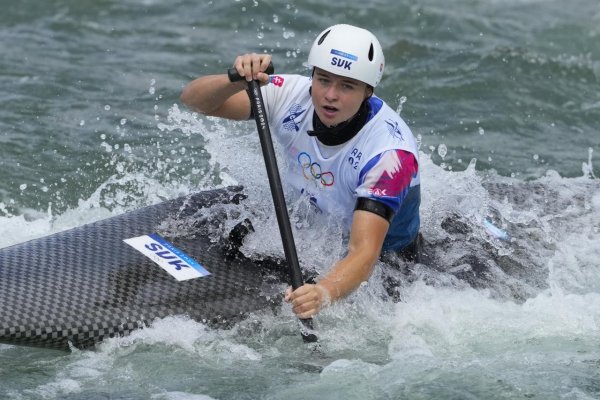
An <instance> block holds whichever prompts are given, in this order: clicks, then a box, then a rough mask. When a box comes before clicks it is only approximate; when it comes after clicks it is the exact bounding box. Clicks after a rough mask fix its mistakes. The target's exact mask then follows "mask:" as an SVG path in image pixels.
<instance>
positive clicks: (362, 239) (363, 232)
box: [318, 210, 389, 301]
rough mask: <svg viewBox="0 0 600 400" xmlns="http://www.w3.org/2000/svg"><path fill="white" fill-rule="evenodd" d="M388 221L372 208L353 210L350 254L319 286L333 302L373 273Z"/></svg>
mask: <svg viewBox="0 0 600 400" xmlns="http://www.w3.org/2000/svg"><path fill="white" fill-rule="evenodd" d="M388 227H389V223H388V222H387V220H385V219H384V218H382V217H380V216H379V215H376V214H373V213H371V212H369V211H361V210H357V211H355V212H354V218H353V222H352V230H351V233H350V243H349V246H348V254H347V255H346V256H345V257H344V258H342V259H341V260H340V261H338V262H337V263H336V264H335V265H334V266H333V268H332V269H331V270H330V271H329V273H328V274H327V275H325V277H323V278H322V279H321V280H320V281H319V283H318V284H319V285H321V286H322V287H323V288H325V289H326V290H327V292H328V293H329V297H330V299H331V301H336V300H339V299H342V298H344V297H346V296H348V295H349V294H350V293H352V292H353V291H354V290H356V289H357V288H358V287H359V286H360V284H361V283H363V282H365V281H367V280H368V279H369V277H370V276H371V273H372V272H373V267H374V265H375V262H376V261H377V260H378V258H379V254H380V253H381V246H382V244H383V240H384V239H385V235H386V233H387V229H388Z"/></svg>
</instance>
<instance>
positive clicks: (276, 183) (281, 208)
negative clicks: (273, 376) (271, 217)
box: [227, 64, 317, 343]
mask: <svg viewBox="0 0 600 400" xmlns="http://www.w3.org/2000/svg"><path fill="white" fill-rule="evenodd" d="M273 71H274V70H273V64H270V65H269V68H267V70H266V71H265V73H267V74H269V75H270V74H272V73H273ZM227 75H228V76H229V80H230V81H231V82H235V81H239V80H242V79H243V77H241V76H240V75H239V74H238V73H237V71H236V69H235V68H230V69H229V70H228V71H227ZM248 95H249V96H250V103H251V106H252V114H253V115H254V120H255V121H256V127H257V129H258V136H259V138H260V145H261V148H262V152H263V157H264V159H265V164H266V167H267V176H268V178H269V185H270V187H271V195H272V196H273V204H274V205H275V213H276V214H277V222H278V224H279V232H280V234H281V240H282V242H283V250H284V252H285V258H286V260H287V263H288V267H289V273H290V278H291V280H292V288H293V289H294V290H296V289H297V288H299V287H300V286H302V285H303V279H302V272H301V271H300V264H299V263H298V254H297V253H296V245H295V243H294V236H293V234H292V228H291V225H290V218H289V215H288V212H287V206H286V204H285V197H284V195H283V187H282V185H281V178H280V177H279V169H278V168H277V159H276V158H275V149H274V148H273V141H272V140H271V131H270V129H269V124H268V122H267V113H266V111H265V105H264V102H263V98H262V93H261V91H260V83H259V82H258V81H255V80H253V81H250V82H248ZM301 321H302V323H303V324H304V326H305V327H306V328H307V329H308V330H312V329H313V324H312V319H311V318H308V319H301ZM302 339H303V340H304V341H305V342H307V343H309V342H316V341H317V336H316V335H315V334H313V333H310V332H306V331H303V332H302Z"/></svg>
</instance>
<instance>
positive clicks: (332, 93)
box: [325, 85, 338, 101]
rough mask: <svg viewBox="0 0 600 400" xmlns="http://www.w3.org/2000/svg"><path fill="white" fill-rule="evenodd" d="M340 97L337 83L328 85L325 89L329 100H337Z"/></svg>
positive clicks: (326, 97)
mask: <svg viewBox="0 0 600 400" xmlns="http://www.w3.org/2000/svg"><path fill="white" fill-rule="evenodd" d="M337 98H338V89H337V86H336V85H330V86H328V87H327V90H326V91H325V99H327V101H333V100H336V99H337Z"/></svg>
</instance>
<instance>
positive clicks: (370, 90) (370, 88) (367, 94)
mask: <svg viewBox="0 0 600 400" xmlns="http://www.w3.org/2000/svg"><path fill="white" fill-rule="evenodd" d="M371 96H373V86H371V85H367V87H366V88H365V99H368V98H369V97H371Z"/></svg>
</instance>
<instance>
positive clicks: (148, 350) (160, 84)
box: [0, 0, 600, 400]
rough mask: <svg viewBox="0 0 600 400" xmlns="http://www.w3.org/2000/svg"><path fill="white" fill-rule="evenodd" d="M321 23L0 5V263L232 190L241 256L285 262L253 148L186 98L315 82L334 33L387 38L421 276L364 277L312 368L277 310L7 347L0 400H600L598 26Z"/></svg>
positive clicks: (314, 233)
mask: <svg viewBox="0 0 600 400" xmlns="http://www.w3.org/2000/svg"><path fill="white" fill-rule="evenodd" d="M321 3H322V2H317V1H314V0H299V1H280V0H274V1H258V0H249V1H248V0H226V1H206V0H201V1H191V0H175V1H172V2H160V1H156V0H121V1H115V0H79V1H74V0H60V1H59V0H50V1H46V2H33V1H31V0H23V1H20V2H14V1H10V2H9V1H6V0H0V10H1V11H0V50H1V54H2V57H1V58H0V84H1V87H2V90H1V91H0V105H1V107H0V247H6V246H9V245H12V244H16V243H19V242H23V241H26V240H29V239H33V238H37V237H42V236H46V235H48V234H51V233H55V232H59V231H61V230H64V229H68V228H71V227H75V226H79V225H82V224H85V223H88V222H92V221H96V220H98V219H102V218H107V217H110V216H112V215H117V214H120V213H123V212H126V211H129V210H133V209H136V208H138V207H141V206H144V205H149V204H155V203H157V202H160V201H162V200H164V199H170V198H174V197H177V196H179V195H185V194H189V193H192V192H195V191H198V190H202V189H207V188H214V187H217V186H222V185H228V184H243V185H244V186H246V188H247V189H248V191H249V198H248V200H247V205H246V210H247V213H248V215H251V216H252V218H253V222H254V224H255V228H256V232H255V233H254V234H252V235H250V237H248V238H247V242H246V243H245V248H246V251H247V252H256V253H260V254H264V253H273V254H280V253H281V250H280V248H281V245H280V241H279V239H278V235H277V234H276V232H277V225H276V221H275V220H274V218H273V215H272V205H271V204H270V202H269V201H265V199H268V198H269V197H270V194H269V189H268V184H267V182H266V175H265V171H264V164H263V162H262V159H261V156H260V150H259V149H260V147H259V144H258V138H257V135H256V133H255V126H254V125H253V123H251V122H241V123H232V122H225V121H219V120H217V119H210V118H205V117H202V116H198V115H195V114H193V113H190V112H189V111H187V110H186V109H185V107H183V106H182V105H181V104H180V103H179V100H178V97H179V93H180V91H181V88H182V87H183V86H184V85H185V84H186V83H187V82H188V81H189V80H191V79H193V78H194V77H196V76H198V75H201V74H206V73H219V72H222V71H224V70H225V68H227V67H229V66H230V65H231V63H232V62H233V59H234V58H235V56H236V55H238V54H240V53H243V52H251V51H255V52H263V51H267V52H270V53H272V54H273V55H274V63H275V66H276V69H277V70H278V71H281V72H284V71H285V72H290V73H306V70H305V68H304V67H303V65H302V64H303V62H304V61H305V59H306V57H307V52H308V49H309V46H310V43H311V42H312V40H313V38H314V37H315V35H316V34H317V33H318V32H320V31H321V30H322V29H324V28H325V27H326V26H328V25H331V24H333V23H338V22H346V23H352V24H355V25H360V26H364V27H366V28H369V29H370V30H372V31H373V32H374V33H375V34H376V35H377V36H378V37H379V39H380V41H381V43H382V45H383V47H384V52H385V54H386V61H387V65H386V72H385V74H384V79H383V81H382V83H381V85H380V87H378V88H377V93H378V95H379V96H380V97H382V98H384V99H385V100H386V101H387V102H388V103H389V104H390V105H391V106H392V107H394V108H396V109H398V111H399V112H400V113H401V115H402V116H403V118H404V119H405V120H406V121H407V122H408V124H409V125H410V126H411V127H412V129H413V131H414V133H415V135H417V136H418V139H419V141H420V152H421V169H422V174H423V204H422V216H423V218H422V219H423V234H424V236H425V239H426V241H427V243H428V248H429V251H430V253H431V255H432V257H433V258H434V259H435V260H436V261H435V265H430V266H425V265H404V266H402V268H401V269H400V270H398V271H395V272H394V271H392V272H389V271H388V272H386V271H387V269H386V266H385V265H382V264H379V265H378V267H377V268H376V271H375V272H374V276H373V277H372V279H371V280H370V281H369V283H368V284H365V285H364V286H363V287H362V288H361V289H360V290H359V291H358V292H357V293H356V294H355V295H353V296H351V297H350V298H349V299H347V300H346V301H344V302H340V303H338V304H336V305H334V306H333V307H331V308H329V309H327V310H325V311H324V312H322V313H321V314H320V315H319V316H318V318H316V319H315V323H316V325H317V331H318V335H319V339H320V340H319V346H318V347H317V348H314V347H310V346H306V345H304V344H302V341H301V338H300V337H299V335H298V325H297V321H296V319H295V318H294V316H293V315H292V313H291V310H289V309H288V308H286V307H285V306H284V307H283V308H282V310H281V311H280V313H278V314H277V315H272V314H269V313H266V312H265V313H264V314H263V313H258V314H254V315H251V316H250V317H249V318H248V319H247V320H245V321H244V322H242V323H240V324H238V325H236V326H235V327H234V328H233V329H229V330H215V329H208V328H207V327H205V326H204V325H202V324H200V323H198V322H195V321H192V320H189V319H186V318H185V317H184V316H176V317H172V318H168V319H165V320H161V321H156V322H155V323H154V324H153V325H152V326H151V327H149V328H147V329H144V330H141V331H138V332H135V333H134V334H133V335H131V336H129V337H125V338H117V339H111V340H108V341H106V342H105V343H103V344H101V345H100V346H99V347H98V348H97V349H95V350H93V351H77V350H76V351H74V352H72V353H70V354H66V353H61V352H56V351H52V350H42V349H33V348H24V347H14V346H8V345H0V398H3V399H4V398H6V399H16V400H19V399H55V398H57V399H168V400H171V399H177V400H188V399H193V400H204V399H258V398H261V399H281V398H287V399H309V398H310V399H312V398H315V399H316V398H319V399H521V398H537V399H596V398H600V369H599V367H600V346H599V345H600V183H599V181H598V176H599V175H600V171H599V170H598V167H597V166H595V165H594V161H595V160H596V159H597V154H598V152H599V151H600V128H599V121H600V94H599V93H600V84H599V82H600V6H599V5H598V2H597V1H595V0H576V1H573V2H569V3H568V4H567V3H565V2H562V1H556V0H546V1H542V0H490V1H473V0H457V1H454V2H446V1H442V0H426V1H418V2H408V1H392V0H374V1H371V2H363V1H357V0H348V1H344V2H329V3H326V4H321ZM291 202H292V204H291V207H292V210H293V212H292V217H293V218H294V222H295V224H294V226H295V229H296V230H295V235H296V237H297V242H298V249H299V256H300V258H301V262H302V263H303V265H305V264H310V265H312V266H313V267H314V268H316V269H317V270H320V271H324V270H326V269H327V267H328V265H329V264H330V263H331V262H333V260H334V259H335V257H336V255H339V253H340V252H341V251H343V248H342V247H341V244H340V241H339V240H337V238H338V237H339V232H338V227H337V226H336V224H335V222H334V221H328V222H327V221H326V222H325V223H321V224H319V223H318V222H314V221H310V224H314V226H312V228H314V229H304V228H303V226H305V225H308V224H309V222H307V221H305V220H304V219H303V217H302V210H303V204H299V203H297V202H296V203H294V201H293V200H291ZM31 268H35V265H32V266H31ZM390 274H391V276H390ZM390 277H391V278H393V279H395V280H396V281H397V282H399V287H398V292H397V294H398V297H399V299H400V300H401V301H398V302H394V301H391V300H390V298H389V297H388V296H387V294H385V290H384V289H383V285H382V283H383V282H386V281H387V280H389V278H390ZM281 290H283V287H282V288H281Z"/></svg>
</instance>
